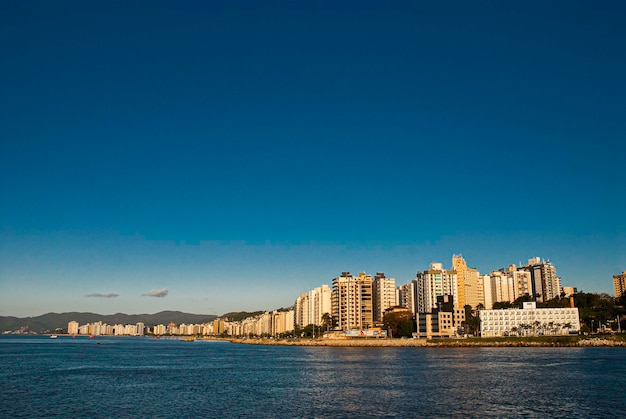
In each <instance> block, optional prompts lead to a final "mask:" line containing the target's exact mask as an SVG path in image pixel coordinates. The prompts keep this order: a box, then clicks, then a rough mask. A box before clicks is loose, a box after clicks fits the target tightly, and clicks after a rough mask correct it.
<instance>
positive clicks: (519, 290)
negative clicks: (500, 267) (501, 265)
mask: <svg viewBox="0 0 626 419" xmlns="http://www.w3.org/2000/svg"><path fill="white" fill-rule="evenodd" d="M506 274H507V276H508V277H509V278H510V279H511V280H512V282H513V288H514V293H515V298H519V297H523V296H524V295H526V294H528V295H532V293H533V287H532V276H531V274H530V272H529V271H527V270H523V269H517V267H516V266H515V264H510V265H509V266H508V267H507V268H506Z"/></svg>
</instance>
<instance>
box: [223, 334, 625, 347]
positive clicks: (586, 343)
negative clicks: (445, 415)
mask: <svg viewBox="0 0 626 419" xmlns="http://www.w3.org/2000/svg"><path fill="white" fill-rule="evenodd" d="M230 341H231V342H232V343H235V344H244V345H273V346H327V347H328V346H330V347H420V348H492V347H570V348H584V347H626V337H625V336H623V335H622V336H602V337H589V336H584V337H583V336H566V337H552V336H551V337H528V338H470V339H436V340H426V339H375V338H374V339H359V338H357V339H230Z"/></svg>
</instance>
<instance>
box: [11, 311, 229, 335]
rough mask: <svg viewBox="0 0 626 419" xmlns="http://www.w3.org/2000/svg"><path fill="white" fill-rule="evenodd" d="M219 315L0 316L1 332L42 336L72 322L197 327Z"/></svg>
mask: <svg viewBox="0 0 626 419" xmlns="http://www.w3.org/2000/svg"><path fill="white" fill-rule="evenodd" d="M217 317H218V316H216V315H214V314H190V313H183V312H181V311H161V312H159V313H156V314H124V313H117V314H109V315H105V314H97V313H78V312H71V313H48V314H44V315H41V316H37V317H24V318H19V317H10V316H7V317H5V316H0V332H5V331H10V332H14V331H21V332H35V333H44V332H48V331H54V330H55V329H63V330H65V329H67V324H68V323H69V322H71V321H72V320H75V321H77V322H78V323H79V324H81V325H82V324H86V323H93V322H98V321H102V323H107V324H110V325H115V324H136V323H139V322H142V323H145V325H146V326H154V325H157V324H165V325H167V324H169V323H171V322H174V323H176V324H181V323H186V324H196V323H206V322H210V321H213V320H215V319H216V318H217Z"/></svg>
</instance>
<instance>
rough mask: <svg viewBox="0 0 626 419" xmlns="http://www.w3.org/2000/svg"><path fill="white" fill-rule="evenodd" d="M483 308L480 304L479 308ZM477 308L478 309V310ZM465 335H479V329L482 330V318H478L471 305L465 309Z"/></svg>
mask: <svg viewBox="0 0 626 419" xmlns="http://www.w3.org/2000/svg"><path fill="white" fill-rule="evenodd" d="M480 306H482V304H479V305H478V307H480ZM478 307H477V308H478ZM464 308H465V327H466V331H465V333H468V334H470V335H476V334H477V333H478V329H480V318H479V317H478V313H477V312H474V310H472V306H470V305H469V304H468V305H466V306H465V307H464Z"/></svg>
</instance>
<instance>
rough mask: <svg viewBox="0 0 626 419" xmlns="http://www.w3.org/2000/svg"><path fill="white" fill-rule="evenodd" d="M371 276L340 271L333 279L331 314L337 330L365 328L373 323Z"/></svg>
mask: <svg viewBox="0 0 626 419" xmlns="http://www.w3.org/2000/svg"><path fill="white" fill-rule="evenodd" d="M372 281H373V279H372V276H371V275H366V274H365V272H361V273H359V275H358V276H353V275H352V274H350V272H342V273H341V276H339V277H337V278H335V279H333V291H332V315H333V317H334V318H335V319H336V321H337V328H339V330H354V329H367V328H369V327H371V326H372V325H373V307H372Z"/></svg>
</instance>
